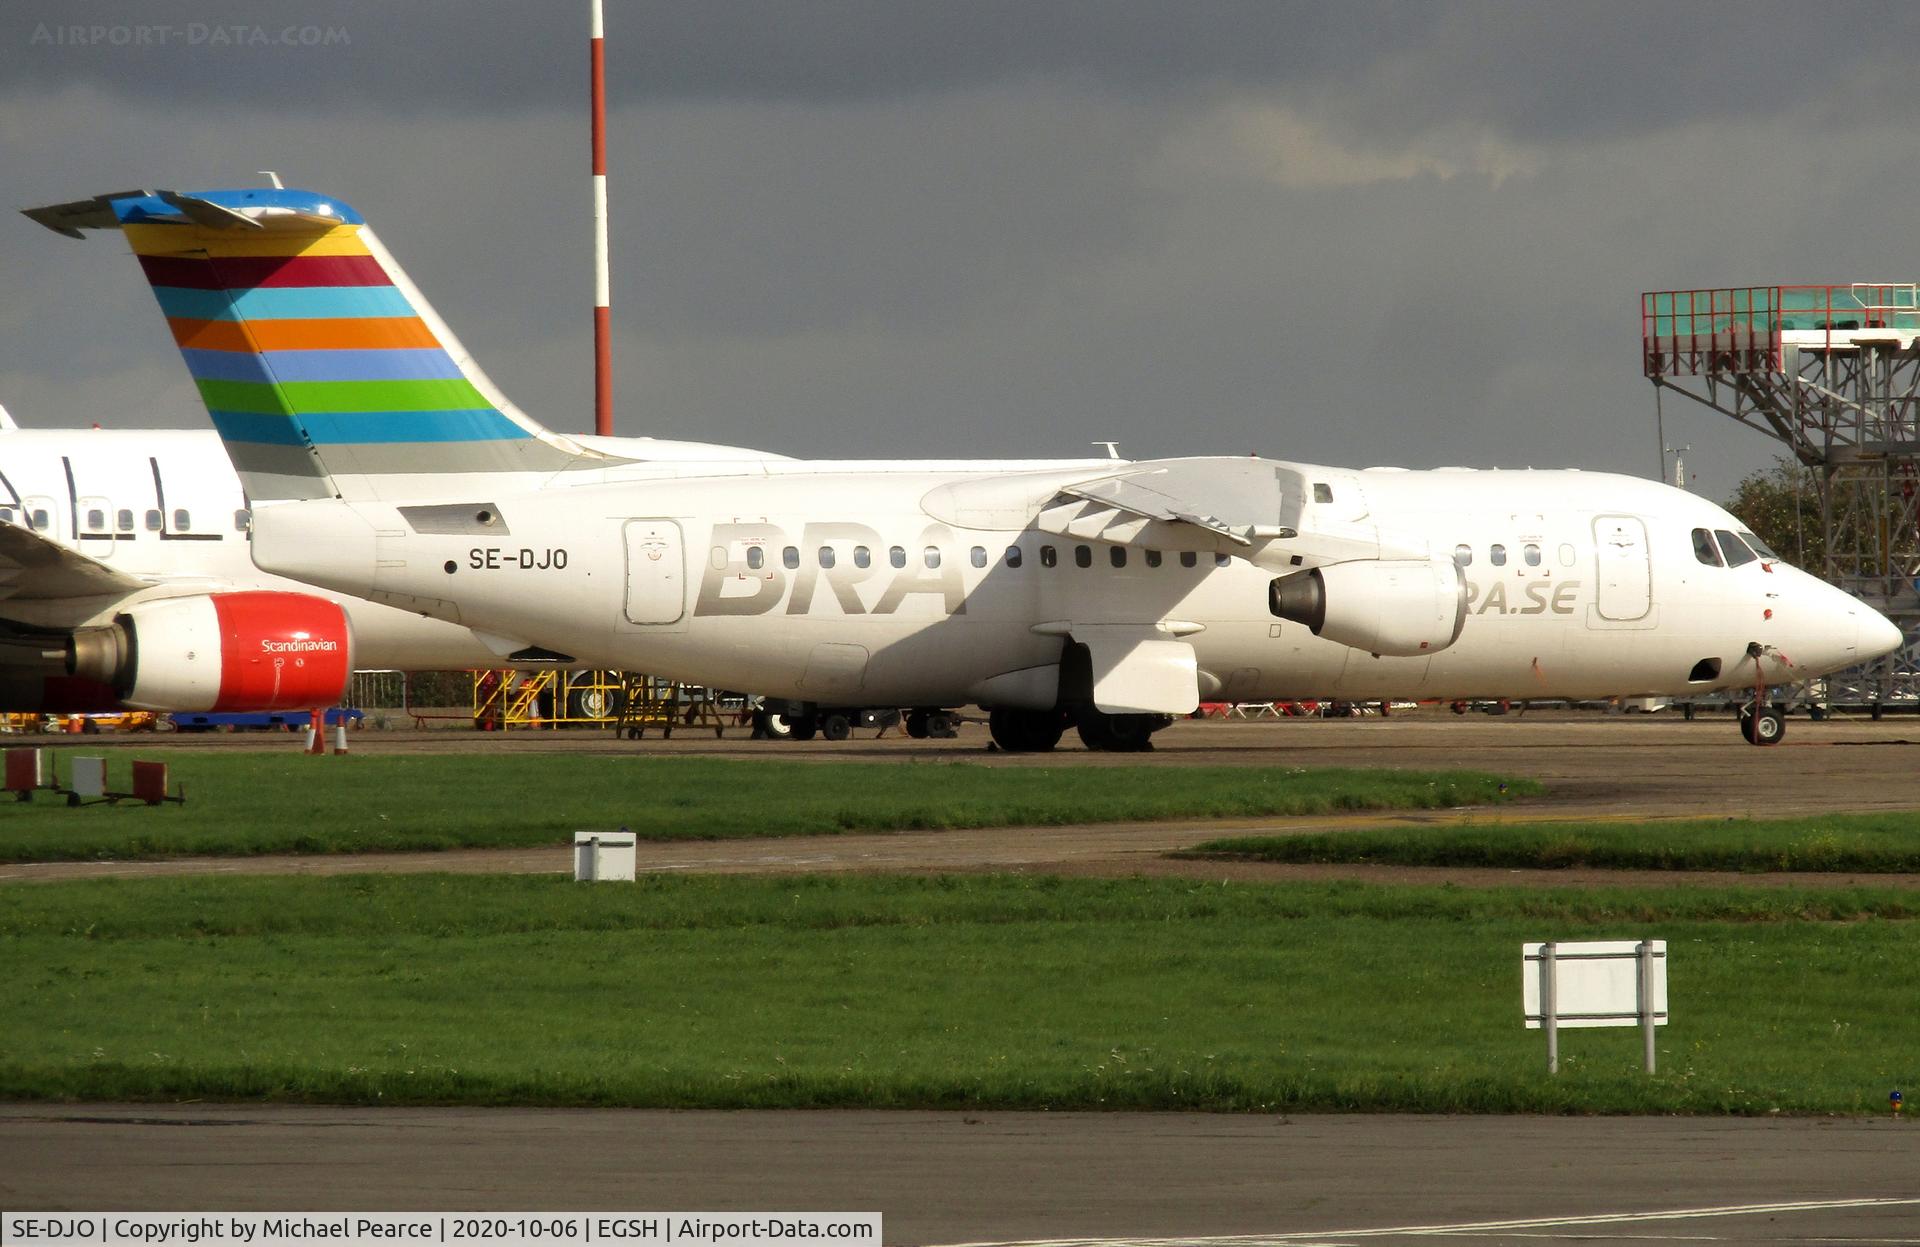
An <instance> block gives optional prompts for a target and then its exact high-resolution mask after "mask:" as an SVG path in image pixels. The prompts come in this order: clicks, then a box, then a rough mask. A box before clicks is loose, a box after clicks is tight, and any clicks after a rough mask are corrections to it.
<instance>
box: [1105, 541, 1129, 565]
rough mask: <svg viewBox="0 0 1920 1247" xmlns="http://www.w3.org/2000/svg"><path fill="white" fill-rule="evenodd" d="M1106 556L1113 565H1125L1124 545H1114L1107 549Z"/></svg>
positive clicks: (1125, 552)
mask: <svg viewBox="0 0 1920 1247" xmlns="http://www.w3.org/2000/svg"><path fill="white" fill-rule="evenodd" d="M1107 558H1108V559H1109V560H1111V561H1112V563H1113V565H1114V566H1115V567H1125V566H1126V565H1127V548H1126V547H1125V546H1114V547H1113V548H1112V549H1110V550H1108V551H1107Z"/></svg>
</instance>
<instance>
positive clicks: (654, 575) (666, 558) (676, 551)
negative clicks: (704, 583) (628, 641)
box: [625, 520, 687, 624]
mask: <svg viewBox="0 0 1920 1247" xmlns="http://www.w3.org/2000/svg"><path fill="white" fill-rule="evenodd" d="M625 531H626V545H627V621H628V622H629V623H636V624H670V623H678V622H679V621H680V618H681V616H683V615H685V614H686V613H687V556H686V549H685V544H684V543H683V542H682V541H681V539H680V525H679V524H677V523H675V522H674V521H672V520H628V521H627V523H626V530H625Z"/></svg>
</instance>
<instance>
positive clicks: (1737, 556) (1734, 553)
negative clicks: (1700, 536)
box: [1713, 528, 1760, 567]
mask: <svg viewBox="0 0 1920 1247" xmlns="http://www.w3.org/2000/svg"><path fill="white" fill-rule="evenodd" d="M1713 535H1714V536H1716V537H1718V538H1719V539H1720V553H1722V554H1724V555H1726V556H1727V566H1728V567H1738V566H1740V565H1741V564H1742V563H1751V562H1753V561H1754V560H1755V559H1757V558H1759V557H1760V556H1759V555H1757V554H1755V553H1754V552H1753V551H1751V550H1749V549H1747V543H1746V542H1744V541H1742V540H1740V539H1739V538H1738V537H1736V536H1734V535H1733V534H1732V533H1730V532H1728V531H1727V530H1726V529H1724V528H1716V529H1714V530H1713Z"/></svg>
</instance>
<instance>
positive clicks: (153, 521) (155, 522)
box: [147, 508, 166, 533]
mask: <svg viewBox="0 0 1920 1247" xmlns="http://www.w3.org/2000/svg"><path fill="white" fill-rule="evenodd" d="M165 527H166V517H165V516H163V515H161V514H160V512H158V511H156V510H153V509H152V508H149V509H148V510H147V531H148V532H150V533H157V532H159V531H160V530H161V529H162V528H165Z"/></svg>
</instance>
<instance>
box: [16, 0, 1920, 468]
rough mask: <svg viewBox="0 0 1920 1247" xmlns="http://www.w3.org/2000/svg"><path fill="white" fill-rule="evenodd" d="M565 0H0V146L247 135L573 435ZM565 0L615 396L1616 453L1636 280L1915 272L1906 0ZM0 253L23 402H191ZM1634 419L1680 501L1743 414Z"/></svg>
mask: <svg viewBox="0 0 1920 1247" xmlns="http://www.w3.org/2000/svg"><path fill="white" fill-rule="evenodd" d="M586 11H587V10H586V4H585V2H584V0H486V2H474V3H448V2H429V0H414V2H407V3H392V2H388V3H372V2H367V3H328V2H326V0H306V2H282V0H231V2H224V3H223V2H218V0H183V2H181V3H174V4H162V3H150V4H134V3H124V2H106V0H44V2H40V0H27V2H25V3H20V2H17V0H16V2H15V3H11V4H9V5H7V6H6V7H5V8H4V9H0V170H4V173H0V186H4V187H5V188H6V190H7V192H8V194H7V200H8V202H9V204H10V206H12V207H16V208H17V207H28V206H33V205H37V204H41V203H48V202H54V201H57V200H63V199H71V198H77V197H80V196H84V195H89V194H94V193H97V192H100V191H109V190H121V189H126V188H129V187H141V186H144V187H166V188H172V189H183V190H184V189H201V188H206V187H213V186H236V185H244V184H249V183H252V182H255V181H256V180H257V175H256V173H255V171H256V170H259V169H277V170H278V171H280V172H281V174H282V175H283V176H284V177H285V178H286V179H287V181H288V184H289V185H296V186H304V187H308V188H310V189H314V190H320V191H325V192H327V193H329V194H332V195H335V196H338V197H340V198H343V199H345V200H347V201H348V202H350V203H352V204H354V205H355V206H356V207H358V208H359V209H360V210H361V211H362V212H363V213H364V214H365V215H366V216H367V218H368V219H369V220H370V221H371V222H372V223H373V224H374V225H375V227H376V228H377V229H378V230H379V231H380V233H381V235H382V237H383V238H384V239H385V240H386V242H387V244H388V246H389V247H390V248H391V249H392V250H393V251H394V252H395V253H396V255H397V256H398V258H399V259H400V261H401V263H403V264H404V265H405V266H406V267H407V269H408V271H409V273H410V274H411V275H412V277H413V278H414V280H415V281H416V282H417V283H418V284H419V285H420V286H421V287H422V288H423V289H424V290H425V291H426V293H427V294H428V296H429V297H430V298H431V299H432V300H433V302H434V304H435V306H436V307H437V308H438V310H439V311H440V313H441V315H442V316H444V317H445V318H446V319H447V321H448V322H449V323H450V324H452V325H453V326H454V328H455V330H456V331H458V332H459V333H460V335H461V336H462V338H463V339H464V340H465V341H466V343H467V345H468V346H469V347H470V348H471V349H473V350H474V352H475V353H476V354H477V355H478V356H479V357H480V359H481V360H482V362H483V363H484V364H485V365H486V367H487V369H488V371H489V372H491V373H492V374H493V376H494V379H495V380H496V381H498V382H499V383H500V384H501V385H502V386H503V387H504V388H505V389H506V390H507V391H508V393H510V394H511V395H513V396H514V398H515V400H516V401H517V402H518V403H519V404H520V405H521V406H522V407H524V408H525V409H526V410H527V411H528V412H529V413H530V414H532V415H534V416H535V417H536V418H537V419H540V420H542V421H544V422H546V423H548V424H550V425H552V426H553V427H555V428H558V429H562V430H572V431H585V430H587V429H590V427H591V424H592V416H591V401H592V376H591V347H590V321H589V304H590V302H591V290H592V278H591V265H590V254H591V253H590V235H589V225H588V215H587V214H588V203H589V193H588V182H587V130H586V117H585V98H586V47H585V44H586ZM607 26H608V41H609V43H608V57H607V60H608V77H609V88H608V93H609V99H610V112H611V115H610V135H611V138H610V163H611V178H610V182H611V188H612V205H613V207H612V230H613V257H614V269H613V291H614V313H613V316H614V329H615V347H614V349H615V372H616V407H617V416H616V419H617V426H618V431H619V432H621V433H625V434H643V433H645V434H655V435H659V436H667V437H684V438H695V439H702V440H710V441H720V442H728V443H737V444H743V445H752V446H760V447H764V448H767V449H770V450H776V451H781V452H784V453H788V454H797V455H833V456H897V457H904V456H982V457H1006V456H1039V455H1049V456H1050V455H1076V454H1080V453H1083V452H1084V451H1085V450H1086V446H1087V443H1088V442H1090V441H1092V440H1095V439H1109V438H1117V439H1118V440H1119V441H1120V444H1121V449H1122V451H1123V453H1126V454H1128V455H1130V456H1134V457H1147V456H1158V455H1174V454H1199V453H1244V452H1248V451H1257V452H1260V453H1263V454H1267V455H1273V456H1278V457H1287V458H1300V459H1308V460H1314V461H1319V462H1330V463H1338V464H1347V465H1365V464H1374V463H1397V464H1402V465H1405V466H1410V467H1427V466H1435V465H1440V464H1474V465H1493V466H1514V467H1518V466H1526V465H1535V466H1542V467H1544V466H1582V467H1589V468H1607V469H1616V470H1624V471H1632V472H1638V473H1645V474H1650V473H1651V472H1652V471H1653V470H1654V469H1655V466H1656V440H1655V436H1654V431H1653V393H1652V390H1651V387H1650V386H1649V385H1648V384H1647V383H1646V382H1645V381H1644V380H1643V379H1642V378H1641V377H1640V374H1639V359H1638V347H1639V343H1638V334H1639V319H1638V314H1639V294H1640V292H1641V291H1642V290H1646V289H1655V288H1671V287H1685V286H1695V285H1732V284H1742V285H1744V284H1761V283H1769V284H1771V283H1779V282H1820V281H1833V282H1848V281H1863V280H1873V281H1898V280H1912V279H1913V278H1914V276H1915V273H1914V268H1913V267H1912V266H1910V264H1909V262H1908V260H1907V259H1906V257H1905V256H1904V254H1903V251H1902V248H1901V240H1902V239H1903V237H1904V232H1903V230H1902V223H1903V221H1905V220H1910V219H1911V217H1912V204H1913V203H1915V202H1916V201H1920V184H1917V183H1920V161H1916V160H1915V159H1914V158H1913V157H1914V154H1915V145H1916V140H1915V139H1914V138H1913V137H1911V131H1912V129H1913V127H1912V126H1911V123H1910V121H1909V120H1908V119H1907V118H1906V117H1905V109H1904V105H1903V100H1902V98H1901V95H1900V91H1901V88H1902V87H1903V86H1904V84H1905V81H1906V72H1907V70H1908V68H1909V62H1910V61H1911V59H1912V56H1913V53H1914V50H1915V48H1916V47H1920V40H1916V35H1920V8H1916V7H1915V6H1912V5H1907V4H1878V3H1853V4H1847V3H1840V4H1829V5H1826V6H1823V7H1822V8H1821V9H1820V10H1819V12H1818V13H1814V12H1812V11H1810V10H1808V9H1807V8H1806V6H1804V5H1787V4H1778V5H1769V4H1760V3H1742V4H1713V3H1687V4H1673V3H1670V2H1667V3H1632V2H1621V0H1609V2H1606V3H1562V4H1548V3H1538V2H1535V3H1512V4H1503V3H1460V4H1438V3H1386V4H1379V3H1372V4H1369V3H1339V4H1333V3H1327V4H1293V3H1245V4H1242V3H1195V2H1183V3H1142V2H1135V0H1102V2H1099V3H1089V2H1075V3H1047V2H1045V0H1022V2H1018V3H1006V2H998V0H977V2H971V3H959V2H954V3H918V2H911V0H884V2H879V3H853V2H851V0H843V2H832V3H829V2H825V0H821V2H814V3H810V2H807V0H779V2H754V3H747V2H744V0H743V2H740V3H727V2H726V0H678V2H673V3H653V2H647V3H639V2H629V0H608V14H607ZM235 27H237V28H238V29H237V30H235V29H233V28H235ZM0 273H4V274H5V278H6V280H5V282H4V284H3V285H0V402H4V403H6V404H7V405H8V406H9V407H10V408H11V409H12V410H13V412H14V414H15V416H16V417H17V418H19V419H20V420H21V421H22V422H23V423H27V424H30V425H62V424H83V423H86V422H89V421H93V420H98V421H100V422H101V423H103V424H107V425H109V426H118V427H124V426H131V425H171V426H204V424H205V423H206V417H205V414H204V412H203V411H202V410H201V409H200V407H199V405H198V401H197V398H196V396H195V394H194V391H193V389H192V387H191V385H190V383H189V382H188V380H187V376H186V371H185V368H184V366H183V365H182V364H181V362H180V360H179V357H178V355H177V353H176V352H175V351H174V349H173V346H172V343H171V340H170V339H169V338H168V336H167V333H166V330H165V326H164V324H163V322H162V321H161V320H160V317H159V313H158V311H157V310H156V309H155V307H154V305H153V301H152V299H151V297H150V296H149V295H148V293H147V291H146V288H145V285H144V283H143V282H142V280H141V279H140V276H139V273H138V270H137V268H136V267H135V265H134V263H133V261H132V260H131V258H130V257H129V256H128V255H127V253H126V250H125V247H124V245H123V244H122V243H120V242H119V241H118V240H115V239H112V238H107V237H93V238H90V239H89V240H88V241H87V242H85V243H74V242H71V241H69V240H66V239H62V238H59V237H56V236H55V235H53V234H50V233H47V232H46V231H44V230H42V229H40V228H39V227H37V226H35V225H32V224H31V223H30V222H28V221H27V220H26V219H25V218H23V217H19V216H17V215H12V214H8V215H7V218H6V219H5V220H0ZM1666 412H1667V417H1668V429H1669V439H1668V440H1669V441H1670V442H1691V443H1692V444H1693V448H1694V449H1693V451H1692V453H1691V454H1690V455H1689V456H1688V465H1689V468H1690V469H1691V470H1692V471H1694V472H1695V473H1697V486H1698V487H1699V488H1700V489H1702V490H1703V492H1707V493H1709V494H1712V495H1714V496H1716V497H1717V496H1722V495H1724V494H1725V493H1726V492H1727V491H1728V490H1729V489H1730V488H1731V486H1732V485H1733V483H1734V481H1736V480H1737V479H1738V477H1739V476H1740V475H1742V474H1744V473H1745V472H1747V471H1749V470H1751V469H1753V468H1755V467H1757V466H1761V465H1764V464H1765V463H1767V462H1768V461H1769V459H1770V457H1771V456H1772V454H1773V452H1774V449H1775V448H1774V445H1773V444H1772V443H1771V442H1769V441H1768V440H1767V439H1765V438H1763V437H1761V436H1760V435H1758V434H1756V433H1751V432H1748V431H1746V430H1743V429H1741V428H1739V427H1737V426H1735V425H1733V424H1732V422H1730V421H1726V420H1724V419H1722V418H1720V417H1717V416H1714V415H1712V414H1711V413H1709V412H1706V411H1704V409H1690V408H1688V407H1687V406H1685V405H1683V404H1681V403H1678V402H1675V401H1669V402H1668V403H1667V404H1666Z"/></svg>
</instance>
